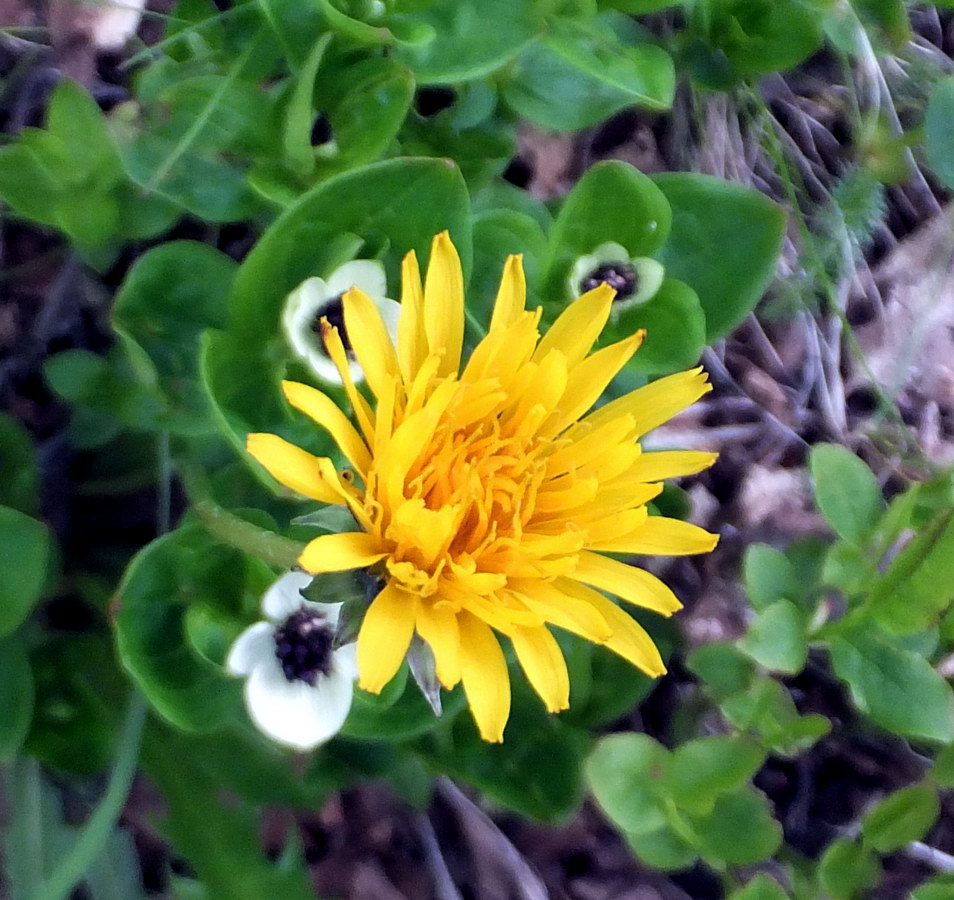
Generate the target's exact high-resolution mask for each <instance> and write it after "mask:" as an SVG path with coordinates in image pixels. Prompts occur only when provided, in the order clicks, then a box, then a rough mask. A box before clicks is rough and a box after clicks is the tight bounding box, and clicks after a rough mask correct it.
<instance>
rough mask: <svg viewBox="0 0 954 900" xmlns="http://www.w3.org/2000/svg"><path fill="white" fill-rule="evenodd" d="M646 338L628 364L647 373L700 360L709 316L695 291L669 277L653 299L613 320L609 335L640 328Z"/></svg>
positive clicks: (667, 370) (664, 371) (674, 369)
mask: <svg viewBox="0 0 954 900" xmlns="http://www.w3.org/2000/svg"><path fill="white" fill-rule="evenodd" d="M640 328H644V329H645V330H646V338H645V340H644V341H643V343H642V345H641V346H640V348H639V350H638V351H637V352H636V355H635V356H634V357H633V358H632V359H631V360H630V361H629V363H628V365H627V368H628V369H629V370H630V371H633V372H640V373H643V374H646V375H665V374H668V373H670V372H678V371H680V370H682V369H688V368H690V367H691V366H693V365H695V364H696V363H697V362H698V361H699V357H700V356H701V355H702V351H703V349H704V348H705V345H706V317H705V313H704V312H703V311H702V305H701V304H700V303H699V297H698V296H697V295H696V292H695V291H694V290H693V289H692V288H691V287H689V285H687V284H683V282H681V281H676V280H675V279H672V278H667V279H666V280H665V281H664V282H663V283H662V285H661V286H660V288H659V290H658V291H657V292H656V294H655V296H653V297H652V298H651V299H650V300H647V301H646V302H645V303H641V304H639V305H638V306H631V307H629V308H628V309H624V310H623V311H622V312H620V313H619V314H618V315H616V316H613V318H611V320H610V328H609V329H607V333H606V336H605V337H606V339H607V340H612V339H613V338H614V337H618V338H620V339H621V338H622V337H624V336H628V335H631V334H634V333H635V332H636V331H637V330H638V329H640Z"/></svg>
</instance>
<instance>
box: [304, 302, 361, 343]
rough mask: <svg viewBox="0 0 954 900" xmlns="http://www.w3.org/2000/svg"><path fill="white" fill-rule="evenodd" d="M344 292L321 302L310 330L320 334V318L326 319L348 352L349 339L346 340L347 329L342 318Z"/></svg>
mask: <svg viewBox="0 0 954 900" xmlns="http://www.w3.org/2000/svg"><path fill="white" fill-rule="evenodd" d="M343 298H344V294H338V296H337V297H332V298H331V299H329V300H327V301H326V302H325V303H323V304H322V306H321V308H320V309H319V310H318V312H317V314H316V315H315V321H314V322H312V323H311V330H312V331H313V332H314V333H315V334H317V335H318V336H319V337H320V336H321V320H322V319H327V320H328V324H329V325H331V326H332V327H333V328H337V329H338V337H340V338H341V343H342V345H343V346H344V348H345V350H346V351H347V352H348V353H351V352H352V350H351V341H350V340H348V330H347V329H346V328H345V320H344V300H343Z"/></svg>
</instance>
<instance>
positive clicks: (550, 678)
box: [510, 626, 570, 713]
mask: <svg viewBox="0 0 954 900" xmlns="http://www.w3.org/2000/svg"><path fill="white" fill-rule="evenodd" d="M510 640H511V641H512V642H513V649H514V650H515V651H516V653H517V659H518V660H519V661H520V665H521V667H522V668H523V671H524V672H525V673H526V676H527V681H529V682H530V684H532V685H533V689H534V690H535V691H536V692H537V693H538V694H539V695H540V698H541V699H542V700H543V703H544V705H545V706H546V708H547V710H548V711H549V712H553V713H555V712H559V711H560V710H561V709H566V708H567V707H568V706H569V705H570V676H569V674H568V673H567V670H566V660H564V658H563V652H562V651H561V650H560V645H559V644H558V643H557V642H556V641H555V640H554V638H553V635H552V634H550V632H549V631H547V629H546V628H545V627H542V626H541V627H540V628H517V629H515V630H514V632H513V633H512V634H511V635H510Z"/></svg>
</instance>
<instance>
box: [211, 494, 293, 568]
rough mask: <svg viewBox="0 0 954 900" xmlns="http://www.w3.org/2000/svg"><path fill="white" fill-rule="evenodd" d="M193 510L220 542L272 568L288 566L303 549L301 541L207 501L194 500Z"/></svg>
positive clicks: (291, 564) (291, 565)
mask: <svg viewBox="0 0 954 900" xmlns="http://www.w3.org/2000/svg"><path fill="white" fill-rule="evenodd" d="M193 511H194V512H195V514H196V516H197V517H198V519H199V521H200V522H201V523H202V524H203V525H204V526H205V528H206V530H207V531H209V532H210V533H211V534H212V535H213V536H215V537H217V538H218V539H219V540H220V541H222V542H223V543H225V544H228V545H229V546H230V547H235V549H236V550H241V551H242V552H243V553H248V554H250V555H251V556H257V557H258V558H259V559H261V560H264V561H265V562H267V563H268V564H269V565H272V566H275V567H276V568H279V569H291V568H292V567H294V566H295V565H296V563H297V562H298V557H299V556H301V553H302V551H303V550H304V549H305V545H304V544H301V543H299V542H298V541H293V540H291V539H290V538H285V537H282V536H281V535H279V534H275V533H274V532H272V531H266V530H265V529H264V528H259V527H258V526H257V525H253V524H252V523H251V522H246V521H245V519H240V518H239V517H238V516H236V515H235V514H234V513H230V512H229V511H228V510H225V509H222V507H221V506H218V505H217V504H215V503H213V502H212V501H211V500H198V501H196V503H195V505H194V506H193Z"/></svg>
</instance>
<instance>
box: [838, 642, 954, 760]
mask: <svg viewBox="0 0 954 900" xmlns="http://www.w3.org/2000/svg"><path fill="white" fill-rule="evenodd" d="M830 651H831V659H832V665H833V666H834V669H835V674H836V675H837V676H838V677H839V678H841V679H842V680H843V681H844V682H846V683H847V685H848V687H849V689H850V691H851V696H852V699H853V700H854V702H855V705H856V706H857V707H858V709H860V710H861V711H862V712H863V713H865V714H867V715H869V716H870V717H871V718H872V719H873V720H874V721H875V722H876V723H877V724H878V725H880V726H882V727H883V728H886V729H888V730H889V731H893V732H894V733H895V734H900V735H904V736H907V737H916V738H927V739H929V740H935V741H945V742H946V741H950V740H954V694H952V692H951V686H950V685H949V684H948V683H947V682H946V681H945V680H944V679H943V678H942V677H941V676H940V675H939V674H938V673H937V672H935V671H934V669H933V668H932V667H931V665H930V663H928V662H927V660H925V659H924V658H923V657H921V656H917V655H916V654H914V653H911V652H910V651H908V650H901V649H899V648H898V647H895V646H894V645H893V644H890V643H888V641H886V640H885V639H884V638H882V637H880V636H879V635H878V634H877V633H876V632H875V631H874V630H873V629H864V628H855V629H854V630H852V631H846V632H843V633H841V634H838V635H836V636H835V637H834V638H832V640H831V643H830Z"/></svg>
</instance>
